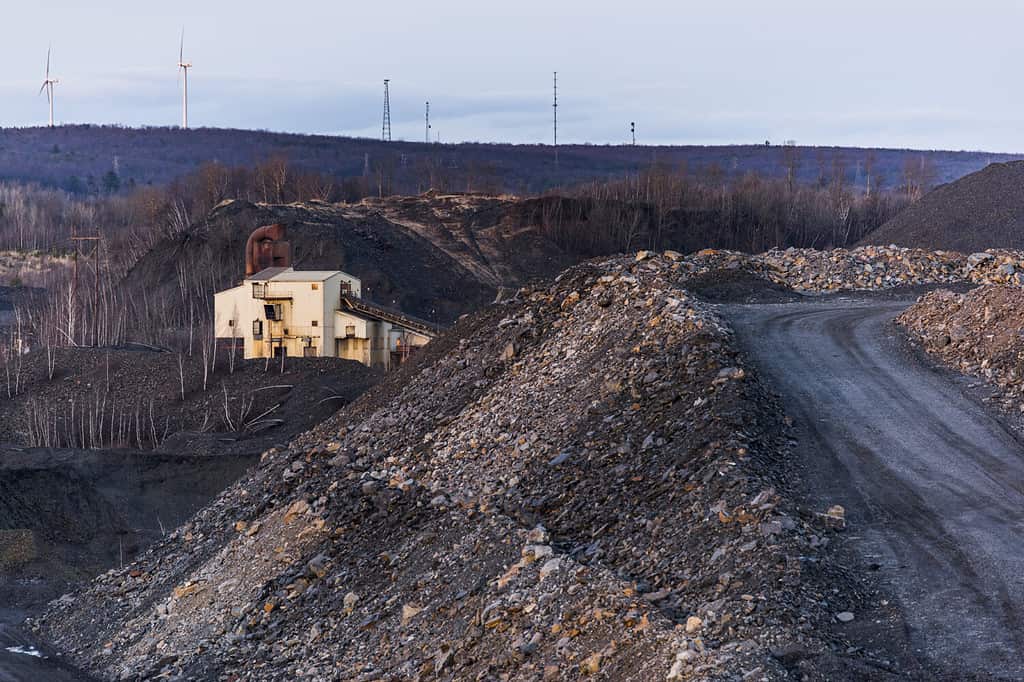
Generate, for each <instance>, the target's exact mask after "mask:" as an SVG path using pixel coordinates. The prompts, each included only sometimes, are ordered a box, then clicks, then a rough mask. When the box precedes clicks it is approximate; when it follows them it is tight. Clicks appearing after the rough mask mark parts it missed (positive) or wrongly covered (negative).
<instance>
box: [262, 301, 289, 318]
mask: <svg viewBox="0 0 1024 682" xmlns="http://www.w3.org/2000/svg"><path fill="white" fill-rule="evenodd" d="M263 314H264V315H266V317H267V319H268V320H272V321H275V322H280V321H281V320H283V319H284V316H283V315H282V311H281V304H280V303H267V304H265V305H264V306H263Z"/></svg>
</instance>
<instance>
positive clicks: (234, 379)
mask: <svg viewBox="0 0 1024 682" xmlns="http://www.w3.org/2000/svg"><path fill="white" fill-rule="evenodd" d="M51 353H52V354H48V353H47V351H46V350H36V351H33V352H32V353H30V354H28V355H25V356H19V357H16V358H15V359H14V360H12V361H11V362H10V363H9V364H7V365H5V366H3V368H2V369H0V443H5V442H6V443H13V444H20V445H39V446H46V447H80V448H97V447H100V448H134V449H154V448H158V449H161V450H164V451H167V452H189V453H192V454H198V453H202V452H216V453H220V454H223V453H225V452H229V451H230V452H235V453H250V454H252V453H255V454H259V453H260V452H262V451H263V450H264V449H266V448H267V447H269V446H271V445H273V444H274V443H277V442H284V441H287V440H288V439H289V438H291V437H292V436H294V435H295V434H297V433H301V432H303V431H306V430H308V429H310V428H312V427H313V426H314V425H316V424H318V423H320V422H321V421H323V420H324V419H326V418H327V417H329V416H330V415H332V414H333V413H334V412H336V411H337V410H338V409H339V408H341V407H342V406H343V405H345V404H346V403H349V402H351V401H352V400H354V399H355V398H357V397H358V396H359V395H360V394H361V393H363V391H365V390H366V389H367V388H369V387H371V386H373V385H374V384H375V383H377V382H378V381H379V380H380V379H381V377H382V376H383V374H382V373H381V372H379V371H376V370H371V369H369V368H368V367H365V366H364V365H362V364H360V363H357V362H354V361H351V360H340V359H337V358H289V359H288V360H287V362H286V363H285V366H284V368H283V371H282V367H281V365H280V363H279V362H272V363H269V364H267V363H265V362H263V361H257V360H243V359H241V358H237V359H236V360H235V362H234V363H233V367H232V363H231V362H230V360H229V356H230V349H227V348H222V349H220V350H219V351H218V353H217V359H216V361H215V362H214V360H213V359H212V356H211V359H210V360H208V361H207V360H206V359H205V358H204V357H203V356H202V354H201V353H200V351H198V350H195V352H194V353H193V355H191V356H188V355H185V354H182V355H180V356H179V355H178V354H177V353H169V352H160V351H154V350H149V349H144V348H57V349H53V350H52V351H51ZM239 354H240V353H236V355H239ZM48 360H52V363H53V371H52V376H51V373H50V366H49V363H48ZM179 361H180V364H179ZM204 362H209V365H208V366H207V371H206V373H205V379H204V372H203V365H204ZM211 366H212V368H211ZM204 381H205V384H204Z"/></svg>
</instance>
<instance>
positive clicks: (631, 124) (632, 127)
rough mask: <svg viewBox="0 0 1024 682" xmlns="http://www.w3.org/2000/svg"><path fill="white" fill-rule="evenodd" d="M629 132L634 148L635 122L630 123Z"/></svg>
mask: <svg viewBox="0 0 1024 682" xmlns="http://www.w3.org/2000/svg"><path fill="white" fill-rule="evenodd" d="M629 132H630V133H631V134H632V135H633V146H634V147H635V146H636V121H630V123H629Z"/></svg>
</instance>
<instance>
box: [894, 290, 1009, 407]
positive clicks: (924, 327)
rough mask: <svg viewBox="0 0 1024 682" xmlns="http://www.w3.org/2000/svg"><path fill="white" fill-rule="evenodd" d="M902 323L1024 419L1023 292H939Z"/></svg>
mask: <svg viewBox="0 0 1024 682" xmlns="http://www.w3.org/2000/svg"><path fill="white" fill-rule="evenodd" d="M897 323H898V324H900V325H902V326H903V328H904V329H906V330H907V332H908V333H909V334H910V336H911V338H913V339H914V340H915V341H917V342H918V343H920V344H921V346H922V348H924V350H925V351H927V352H928V353H930V354H932V355H935V356H936V357H937V358H939V359H940V361H941V362H942V363H943V364H945V365H946V366H948V367H950V368H951V369H953V370H956V371H958V372H960V373H962V374H966V375H968V376H974V377H979V378H981V379H983V380H984V381H985V382H986V383H988V384H989V385H991V386H992V387H993V388H994V389H996V391H997V393H996V395H995V396H994V400H995V401H996V402H997V403H998V404H999V406H1000V407H1002V408H1003V409H1005V410H1009V411H1011V412H1016V413H1017V414H1024V371H1022V368H1024V364H1022V361H1024V336H1022V330H1024V289H1021V288H1018V287H1011V286H982V287H977V288H975V289H972V290H970V291H968V292H967V293H956V292H952V291H947V290H943V289H940V290H937V291H933V292H931V293H929V294H927V295H925V296H922V297H921V298H920V299H919V300H918V302H917V303H916V304H914V305H913V306H911V307H910V308H908V309H907V310H906V311H904V312H903V314H901V315H900V316H899V317H898V318H897Z"/></svg>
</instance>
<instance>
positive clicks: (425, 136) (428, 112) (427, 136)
mask: <svg viewBox="0 0 1024 682" xmlns="http://www.w3.org/2000/svg"><path fill="white" fill-rule="evenodd" d="M423 139H425V140H426V142H427V144H430V102H427V128H426V131H425V135H424V138H423Z"/></svg>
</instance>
